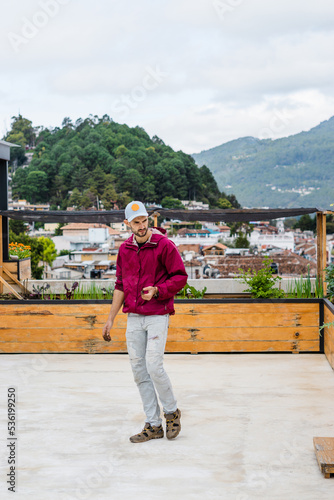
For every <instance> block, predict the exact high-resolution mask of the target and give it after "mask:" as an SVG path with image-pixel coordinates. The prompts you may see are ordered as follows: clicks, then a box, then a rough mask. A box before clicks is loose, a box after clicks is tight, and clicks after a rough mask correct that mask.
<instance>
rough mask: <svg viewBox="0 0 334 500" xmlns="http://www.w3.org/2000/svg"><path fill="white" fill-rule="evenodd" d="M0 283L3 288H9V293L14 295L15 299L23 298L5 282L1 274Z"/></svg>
mask: <svg viewBox="0 0 334 500" xmlns="http://www.w3.org/2000/svg"><path fill="white" fill-rule="evenodd" d="M0 283H1V284H2V285H3V287H4V288H6V289H7V290H9V291H10V293H12V294H13V295H15V297H16V298H17V299H19V300H23V297H21V295H20V294H19V293H18V292H17V291H16V290H14V288H12V286H11V285H10V284H9V283H7V281H6V280H5V279H4V278H3V277H2V276H0Z"/></svg>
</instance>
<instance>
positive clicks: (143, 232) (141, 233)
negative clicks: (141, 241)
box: [132, 227, 148, 238]
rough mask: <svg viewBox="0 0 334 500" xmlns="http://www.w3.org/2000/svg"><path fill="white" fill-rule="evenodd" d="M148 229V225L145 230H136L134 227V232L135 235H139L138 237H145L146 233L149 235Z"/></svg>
mask: <svg viewBox="0 0 334 500" xmlns="http://www.w3.org/2000/svg"><path fill="white" fill-rule="evenodd" d="M147 231H148V227H147V228H145V229H144V230H141V231H134V230H133V229H132V232H133V234H134V235H135V236H138V238H144V236H146V235H147Z"/></svg>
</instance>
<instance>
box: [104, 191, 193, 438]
mask: <svg viewBox="0 0 334 500" xmlns="http://www.w3.org/2000/svg"><path fill="white" fill-rule="evenodd" d="M124 222H125V224H126V225H127V226H128V227H129V228H130V229H131V231H132V233H133V234H132V235H131V236H130V238H129V239H128V240H126V241H125V242H124V243H122V245H121V246H120V249H119V253H118V256H117V266H116V284H115V291H114V296H113V301H112V305H111V309H110V313H109V316H108V320H107V322H106V324H105V325H104V327H103V338H104V340H106V341H107V342H110V340H111V337H110V330H111V328H112V326H113V322H114V319H115V317H116V315H117V313H118V311H119V310H120V308H121V306H122V305H123V304H124V305H123V312H124V313H128V322H127V330H126V342H127V349H128V353H129V357H130V363H131V368H132V371H133V375H134V380H135V382H136V384H137V386H138V389H139V392H140V396H141V398H142V402H143V408H144V412H145V414H146V422H145V426H144V428H143V430H142V431H141V432H139V433H138V434H135V435H134V436H131V437H130V441H131V442H132V443H142V442H144V441H149V440H150V439H158V438H163V437H164V430H163V428H162V420H161V417H160V407H159V403H158V398H157V393H158V395H159V399H160V401H161V403H162V406H163V411H164V416H165V418H166V435H167V438H168V439H174V438H175V437H176V436H177V435H178V434H179V432H180V430H181V422H180V418H181V411H180V410H179V409H178V408H177V403H176V400H175V397H174V394H173V389H172V386H171V382H170V380H169V377H168V375H167V373H166V372H165V370H164V367H163V355H164V350H165V345H166V339H167V332H168V322H169V315H170V314H174V313H175V311H174V295H175V294H176V293H177V292H178V291H180V290H181V289H182V288H183V287H184V285H185V284H186V282H187V273H186V271H185V268H184V264H183V262H182V259H181V256H180V254H179V251H178V249H177V247H176V246H175V245H174V243H172V242H171V241H170V240H169V239H168V238H167V237H166V236H165V233H166V231H165V230H164V229H162V228H159V229H158V228H149V227H148V213H147V211H146V208H145V206H144V205H143V204H142V203H141V202H140V201H132V202H131V203H129V204H128V205H127V207H126V208H125V221H124Z"/></svg>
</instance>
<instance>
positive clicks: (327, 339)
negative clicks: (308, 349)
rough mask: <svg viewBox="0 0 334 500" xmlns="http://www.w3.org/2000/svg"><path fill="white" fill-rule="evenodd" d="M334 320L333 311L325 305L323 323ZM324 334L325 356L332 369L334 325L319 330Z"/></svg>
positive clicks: (333, 365)
mask: <svg viewBox="0 0 334 500" xmlns="http://www.w3.org/2000/svg"><path fill="white" fill-rule="evenodd" d="M332 321H334V314H333V312H332V311H331V310H330V309H329V308H328V307H327V306H325V307H324V323H331V322H332ZM321 335H323V336H324V351H325V355H326V358H327V360H328V362H329V364H330V365H331V367H332V368H333V370H334V326H330V327H326V328H324V329H323V330H322V331H321Z"/></svg>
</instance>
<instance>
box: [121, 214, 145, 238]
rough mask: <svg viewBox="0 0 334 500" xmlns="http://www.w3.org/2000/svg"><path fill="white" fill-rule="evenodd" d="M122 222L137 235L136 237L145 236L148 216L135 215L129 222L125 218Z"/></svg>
mask: <svg viewBox="0 0 334 500" xmlns="http://www.w3.org/2000/svg"><path fill="white" fill-rule="evenodd" d="M124 222H125V224H127V225H128V226H129V227H130V229H131V231H132V232H133V234H134V235H135V236H138V238H144V237H145V236H146V234H147V231H148V217H145V216H141V217H136V218H135V219H133V220H132V221H131V222H128V221H127V220H125V221H124Z"/></svg>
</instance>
